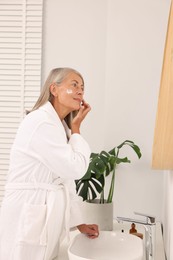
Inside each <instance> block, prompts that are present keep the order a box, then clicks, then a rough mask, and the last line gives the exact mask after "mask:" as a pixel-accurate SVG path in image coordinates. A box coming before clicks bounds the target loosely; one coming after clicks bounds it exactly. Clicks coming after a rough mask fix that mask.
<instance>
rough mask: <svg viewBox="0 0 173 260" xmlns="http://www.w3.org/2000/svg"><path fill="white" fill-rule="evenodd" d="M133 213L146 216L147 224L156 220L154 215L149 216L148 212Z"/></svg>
mask: <svg viewBox="0 0 173 260" xmlns="http://www.w3.org/2000/svg"><path fill="white" fill-rule="evenodd" d="M134 214H136V215H138V216H143V217H146V218H147V223H148V224H155V222H156V218H155V216H151V215H149V214H144V213H139V212H134Z"/></svg>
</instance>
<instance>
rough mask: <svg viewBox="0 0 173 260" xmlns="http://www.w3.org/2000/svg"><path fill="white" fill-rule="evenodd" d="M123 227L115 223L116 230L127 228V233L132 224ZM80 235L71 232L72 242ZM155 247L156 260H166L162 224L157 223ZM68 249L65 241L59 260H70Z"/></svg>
mask: <svg viewBox="0 0 173 260" xmlns="http://www.w3.org/2000/svg"><path fill="white" fill-rule="evenodd" d="M122 225H123V226H122ZM122 225H121V224H118V223H117V222H116V221H115V222H114V230H117V231H119V230H120V229H122V228H124V227H125V232H126V230H129V227H130V226H129V225H130V224H127V225H126V224H125V225H124V224H122ZM117 227H118V228H117ZM126 228H127V229H126ZM136 228H137V229H138V231H140V232H142V231H144V229H143V228H141V225H136ZM78 233H79V231H78V230H75V231H71V232H70V240H72V239H73V238H74V237H75V236H76V235H77V234H78ZM155 247H156V251H155V260H166V258H165V253H164V244H163V236H162V230H161V224H160V222H157V223H156V245H155ZM67 248H68V244H67V241H64V242H63V244H62V245H61V248H60V255H59V258H58V259H59V260H69V258H68V254H67Z"/></svg>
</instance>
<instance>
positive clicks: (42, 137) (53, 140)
mask: <svg viewBox="0 0 173 260" xmlns="http://www.w3.org/2000/svg"><path fill="white" fill-rule="evenodd" d="M25 142H26V141H25ZM26 146H27V148H26V149H27V153H28V154H30V155H31V156H33V157H35V158H36V159H38V160H39V161H40V162H41V163H43V164H44V165H45V166H46V167H47V168H48V169H49V170H50V171H51V172H53V173H54V174H55V177H61V178H63V179H66V178H68V179H73V180H75V179H80V178H81V177H82V176H83V175H84V174H85V172H86V171H87V168H88V165H89V157H90V148H89V145H88V143H87V142H86V141H85V140H84V138H83V137H82V136H81V135H80V134H72V135H71V137H70V139H69V141H67V137H66V133H65V130H64V128H63V127H62V124H61V125H58V124H53V123H50V122H49V123H48V122H42V123H41V124H39V125H38V126H37V127H36V129H35V130H34V132H33V133H32V135H31V137H30V139H29V140H28V141H27V145H26Z"/></svg>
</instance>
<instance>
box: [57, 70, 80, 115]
mask: <svg viewBox="0 0 173 260" xmlns="http://www.w3.org/2000/svg"><path fill="white" fill-rule="evenodd" d="M83 95H84V85H83V81H82V79H81V77H80V76H79V75H77V74H75V73H74V72H72V73H70V74H69V75H68V76H67V77H66V78H65V79H64V80H63V81H62V82H61V84H58V85H56V95H55V104H56V105H57V106H58V107H60V108H61V110H62V109H63V110H64V112H66V113H70V112H72V111H75V110H79V108H80V106H81V102H82V100H83Z"/></svg>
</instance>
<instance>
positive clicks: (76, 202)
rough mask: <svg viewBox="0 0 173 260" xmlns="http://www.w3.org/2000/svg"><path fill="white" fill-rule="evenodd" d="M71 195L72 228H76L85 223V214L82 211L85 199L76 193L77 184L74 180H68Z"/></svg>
mask: <svg viewBox="0 0 173 260" xmlns="http://www.w3.org/2000/svg"><path fill="white" fill-rule="evenodd" d="M66 185H67V187H68V190H69V196H70V228H75V227H76V226H78V225H80V224H84V223H85V221H84V219H85V218H84V215H83V211H82V206H83V199H82V197H80V196H78V195H77V194H76V185H75V182H74V181H71V180H68V181H66Z"/></svg>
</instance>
